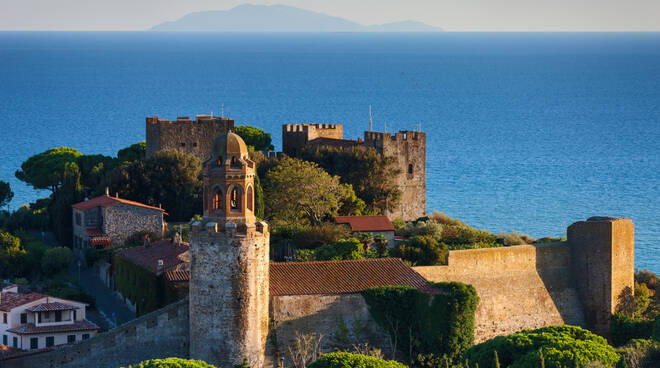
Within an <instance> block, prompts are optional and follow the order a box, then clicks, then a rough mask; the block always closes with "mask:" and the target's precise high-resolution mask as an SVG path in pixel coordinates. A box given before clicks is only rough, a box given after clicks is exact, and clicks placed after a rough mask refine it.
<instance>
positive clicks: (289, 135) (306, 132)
mask: <svg viewBox="0 0 660 368" xmlns="http://www.w3.org/2000/svg"><path fill="white" fill-rule="evenodd" d="M343 137H344V127H343V126H342V125H340V124H284V125H282V152H284V153H285V154H286V155H288V156H291V157H296V156H298V155H299V154H300V152H301V151H302V149H303V147H305V145H307V142H309V141H311V140H313V139H316V138H333V139H342V138H343Z"/></svg>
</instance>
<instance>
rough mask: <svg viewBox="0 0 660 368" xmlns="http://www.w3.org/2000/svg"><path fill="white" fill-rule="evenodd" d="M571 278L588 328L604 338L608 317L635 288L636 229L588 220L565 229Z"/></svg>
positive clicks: (615, 221) (616, 221) (626, 222)
mask: <svg viewBox="0 0 660 368" xmlns="http://www.w3.org/2000/svg"><path fill="white" fill-rule="evenodd" d="M567 237H568V243H569V244H570V247H571V259H572V263H573V274H574V276H575V280H576V283H577V289H578V293H579V295H580V300H581V302H582V305H583V307H584V316H585V319H586V322H587V327H588V328H589V329H590V330H592V331H594V332H596V333H598V334H599V335H602V336H607V335H608V332H609V327H610V316H611V315H612V313H614V312H615V311H616V310H617V306H618V305H619V304H620V303H621V301H622V299H625V298H626V296H628V297H630V296H632V295H633V292H634V287H635V225H634V224H633V223H632V221H631V220H630V219H626V218H613V217H591V218H589V219H588V220H587V221H579V222H576V223H574V224H572V225H571V226H569V227H568V230H567Z"/></svg>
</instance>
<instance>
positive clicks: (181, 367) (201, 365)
mask: <svg viewBox="0 0 660 368" xmlns="http://www.w3.org/2000/svg"><path fill="white" fill-rule="evenodd" d="M126 368H216V367H215V366H214V365H210V364H208V363H205V362H203V361H201V360H188V359H179V358H165V359H153V360H145V361H144V362H140V363H138V364H133V365H129V366H128V367H126Z"/></svg>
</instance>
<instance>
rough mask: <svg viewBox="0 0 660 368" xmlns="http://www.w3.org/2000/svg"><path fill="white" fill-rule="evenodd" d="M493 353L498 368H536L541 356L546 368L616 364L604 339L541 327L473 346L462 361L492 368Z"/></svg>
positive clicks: (566, 328)
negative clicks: (497, 362)
mask: <svg viewBox="0 0 660 368" xmlns="http://www.w3.org/2000/svg"><path fill="white" fill-rule="evenodd" d="M539 350H540V351H541V354H539ZM495 352H497V353H498V356H499V362H500V364H501V366H502V367H511V368H526V367H539V366H541V365H540V364H541V356H542V357H543V359H544V362H545V367H547V368H564V367H574V366H575V364H576V363H577V364H578V366H579V367H584V366H585V365H586V364H587V363H590V362H599V363H601V364H603V365H604V366H606V367H612V366H614V364H616V362H617V361H618V360H619V356H618V354H617V353H616V351H615V350H614V348H612V347H611V346H609V345H608V344H607V341H606V340H605V339H604V338H602V337H600V336H597V335H595V334H593V333H591V332H589V331H587V330H584V329H582V328H580V327H575V326H552V327H543V328H539V329H537V330H525V331H521V332H517V333H514V334H511V335H508V336H498V337H495V338H493V339H491V340H488V341H486V342H483V343H481V344H479V345H475V346H473V347H472V348H470V349H469V350H468V351H467V352H466V353H465V358H467V360H468V361H469V364H470V366H474V365H475V364H479V367H481V368H495V364H494V359H493V356H494V353H495Z"/></svg>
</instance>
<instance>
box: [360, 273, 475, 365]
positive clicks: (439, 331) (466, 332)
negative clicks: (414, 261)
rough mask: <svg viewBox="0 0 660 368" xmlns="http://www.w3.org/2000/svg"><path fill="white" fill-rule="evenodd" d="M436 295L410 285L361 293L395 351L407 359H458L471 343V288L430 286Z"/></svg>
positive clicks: (472, 334) (472, 314)
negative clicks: (444, 356)
mask: <svg viewBox="0 0 660 368" xmlns="http://www.w3.org/2000/svg"><path fill="white" fill-rule="evenodd" d="M432 285H433V287H434V288H436V289H437V290H438V293H437V294H428V293H424V292H421V291H419V290H417V289H415V288H413V287H411V286H383V287H376V288H371V289H367V290H364V291H363V292H362V295H363V297H364V299H365V301H366V302H367V305H368V307H369V312H370V313H371V315H372V316H373V318H374V320H375V321H376V322H377V323H378V324H379V325H380V326H381V327H382V328H383V329H384V330H385V331H386V332H387V333H388V334H389V335H390V337H391V339H392V341H396V347H397V350H398V351H401V352H403V353H404V355H405V356H406V358H408V359H411V358H413V357H415V356H416V355H417V354H435V355H439V356H443V355H446V356H447V357H448V358H450V359H454V358H459V357H460V356H461V355H462V354H463V353H464V352H465V351H466V350H467V349H468V348H469V347H470V346H472V345H473V344H474V314H475V311H476V309H477V304H478V303H479V297H478V296H477V292H476V290H475V289H474V287H472V286H471V285H466V284H462V283H459V282H447V283H435V284H432Z"/></svg>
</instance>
